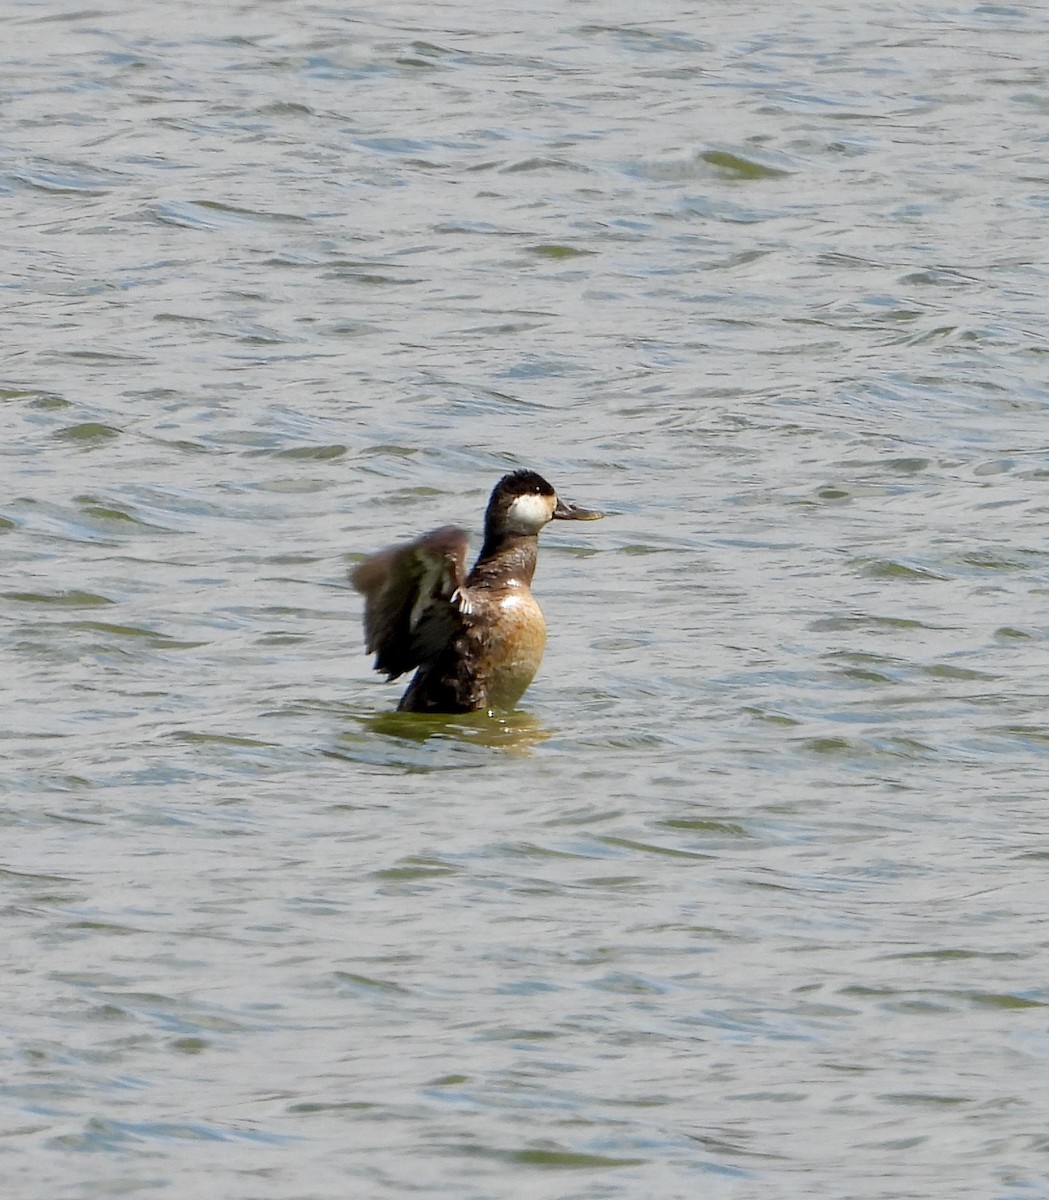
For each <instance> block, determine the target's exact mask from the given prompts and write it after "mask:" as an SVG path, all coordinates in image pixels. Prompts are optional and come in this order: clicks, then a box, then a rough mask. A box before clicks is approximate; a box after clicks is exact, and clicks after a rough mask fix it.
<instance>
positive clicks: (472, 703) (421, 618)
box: [350, 470, 604, 716]
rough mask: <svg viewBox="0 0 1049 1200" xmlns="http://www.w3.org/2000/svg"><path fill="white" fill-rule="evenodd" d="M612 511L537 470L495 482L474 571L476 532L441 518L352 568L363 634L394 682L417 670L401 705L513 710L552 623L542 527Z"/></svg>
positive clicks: (425, 709)
mask: <svg viewBox="0 0 1049 1200" xmlns="http://www.w3.org/2000/svg"><path fill="white" fill-rule="evenodd" d="M603 516H604V513H601V512H598V511H597V510H595V509H588V508H582V507H580V506H578V505H575V504H569V503H567V502H566V501H564V500H561V499H560V498H559V497H558V495H557V493H556V492H555V491H554V489H553V487H551V485H550V484H549V483H547V481H546V480H545V479H544V478H543V477H542V476H541V475H539V474H537V473H536V472H535V471H531V470H519V471H512V472H511V473H510V474H509V475H504V476H503V477H502V479H500V480H499V482H498V483H497V484H496V485H495V487H494V489H493V490H492V494H491V498H490V499H489V501H488V507H487V509H486V510H485V517H484V542H483V544H482V546H481V552H480V554H479V555H478V557H477V561H476V562H475V563H474V565H473V567H472V568H471V569H470V571H469V573H467V570H466V564H467V554H468V551H469V536H468V534H467V532H466V530H464V529H460V528H459V527H458V526H455V525H442V526H441V527H440V528H439V529H434V530H431V531H430V532H429V533H426V534H423V536H422V537H420V538H417V539H416V540H415V541H413V542H405V543H402V544H400V545H396V546H390V547H388V548H387V549H385V550H380V551H379V552H378V553H376V554H372V555H371V556H370V557H368V558H365V559H364V561H363V562H361V563H359V564H358V565H357V566H356V567H355V568H354V569H353V570H352V571H351V573H350V581H351V583H352V585H353V587H354V588H355V589H356V590H357V591H358V592H360V593H361V594H362V595H363V596H364V640H365V648H366V651H367V653H369V654H374V655H375V662H374V667H375V670H376V671H379V672H381V673H384V674H385V675H386V678H387V680H393V679H397V678H399V677H400V676H401V675H403V674H405V673H406V672H408V671H411V670H413V669H414V671H415V674H414V675H413V676H412V679H411V681H410V683H409V684H408V688H407V690H406V691H405V693H404V695H403V696H402V697H401V701H400V703H399V704H398V706H397V709H398V711H399V712H413V713H469V712H480V711H484V710H487V711H488V712H489V713H490V714H491V715H493V716H494V715H495V714H496V713H497V712H509V711H511V710H512V709H513V708H514V707H515V706H516V705H517V702H518V701H519V700H520V699H521V697H522V696H523V695H524V692H525V690H526V689H527V687H528V685H529V684H530V683H531V682H532V679H533V678H534V676H535V673H536V671H537V670H538V669H539V663H540V662H541V660H542V657H543V650H544V649H545V647H546V622H545V620H544V619H543V612H542V609H541V608H540V607H539V604H538V602H537V601H536V599H535V597H534V596H533V595H532V588H531V584H532V577H533V575H534V574H535V567H536V558H537V555H538V550H539V532H540V530H541V529H543V528H544V527H545V526H546V525H548V524H549V523H550V522H551V521H595V520H597V519H598V518H600V517H603Z"/></svg>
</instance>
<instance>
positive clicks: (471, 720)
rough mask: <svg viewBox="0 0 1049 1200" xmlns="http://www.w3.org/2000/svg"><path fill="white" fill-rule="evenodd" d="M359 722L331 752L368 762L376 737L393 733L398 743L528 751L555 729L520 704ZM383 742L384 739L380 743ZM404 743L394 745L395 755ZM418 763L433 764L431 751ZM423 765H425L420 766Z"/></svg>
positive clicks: (398, 714) (371, 759)
mask: <svg viewBox="0 0 1049 1200" xmlns="http://www.w3.org/2000/svg"><path fill="white" fill-rule="evenodd" d="M357 720H358V722H359V728H358V729H357V730H355V731H353V732H350V731H346V732H344V733H343V734H342V736H341V738H340V739H339V745H338V748H337V749H335V750H332V751H331V752H330V753H332V754H334V755H336V756H341V757H343V758H347V759H349V760H351V761H353V760H355V759H358V758H359V757H360V756H361V755H366V756H367V760H368V761H369V762H374V761H376V759H375V755H376V753H377V752H378V753H381V749H379V750H377V744H376V739H389V740H391V741H393V742H395V743H405V742H408V743H413V744H416V745H419V746H424V745H425V743H427V742H429V741H431V740H440V741H447V742H455V743H460V744H461V745H464V746H483V747H487V748H488V749H492V750H508V751H512V752H515V753H519V754H527V753H528V752H529V751H530V750H531V749H532V747H534V746H537V745H539V744H540V743H541V742H544V741H546V740H547V739H548V738H549V737H550V736H551V730H549V729H547V728H546V727H545V726H544V725H543V724H542V722H540V721H539V720H538V718H536V717H535V716H533V715H532V714H531V713H527V712H522V711H520V710H518V711H515V712H511V713H502V714H498V715H497V714H495V713H488V712H474V713H459V714H456V715H447V714H443V713H405V712H397V711H396V710H394V711H390V712H381V713H371V714H366V715H361V716H360V717H358V718H357ZM380 745H381V744H380ZM403 749H405V748H404V747H397V746H395V747H393V748H391V754H393V755H396V754H397V753H398V752H399V750H403ZM420 763H422V764H428V765H429V766H430V767H431V768H432V767H433V765H434V763H433V758H432V756H423V757H422V758H421V759H420ZM420 769H425V768H420Z"/></svg>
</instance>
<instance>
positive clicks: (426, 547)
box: [350, 525, 469, 679]
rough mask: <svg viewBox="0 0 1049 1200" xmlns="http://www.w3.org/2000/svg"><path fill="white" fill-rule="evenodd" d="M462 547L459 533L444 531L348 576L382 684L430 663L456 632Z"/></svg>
mask: <svg viewBox="0 0 1049 1200" xmlns="http://www.w3.org/2000/svg"><path fill="white" fill-rule="evenodd" d="M468 547H469V539H468V537H467V534H466V531H465V530H464V529H459V528H457V527H456V526H454V525H444V526H442V527H441V528H440V529H434V530H432V531H431V532H430V533H427V534H424V535H423V536H422V537H421V538H417V539H416V540H415V541H414V542H406V543H404V544H402V545H399V546H389V547H388V548H387V549H385V550H380V551H379V552H378V554H373V555H371V557H370V558H366V559H365V560H364V562H362V563H360V564H359V565H358V566H357V567H355V568H354V569H353V571H352V572H351V573H350V582H351V583H352V584H353V586H354V587H355V588H356V589H357V591H358V592H361V593H362V594H363V596H364V641H365V646H366V648H367V650H368V652H369V653H374V654H375V669H376V670H377V671H383V672H385V674H386V677H387V678H388V679H396V678H397V676H398V675H403V674H404V672H405V671H410V670H412V668H413V667H417V666H419V664H420V663H424V662H430V661H432V660H433V659H434V658H436V656H437V655H438V654H439V653H440V652H441V650H443V649H444V647H445V646H446V645H447V644H448V641H449V639H450V638H451V637H452V636H454V634H455V633H456V632H457V631H458V630H459V629H460V628H461V627H462V625H461V623H462V616H461V614H460V611H459V588H460V587H461V586H462V584H463V582H464V581H465V579H466V554H467V550H468Z"/></svg>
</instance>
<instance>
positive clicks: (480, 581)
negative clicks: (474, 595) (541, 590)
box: [468, 531, 539, 587]
mask: <svg viewBox="0 0 1049 1200" xmlns="http://www.w3.org/2000/svg"><path fill="white" fill-rule="evenodd" d="M538 551H539V539H538V538H537V537H536V535H535V534H534V533H501V534H494V533H492V532H490V531H486V533H485V538H484V545H483V546H482V547H481V554H480V557H479V558H478V559H477V563H476V564H475V566H474V569H473V570H472V571H471V572H470V579H469V581H468V586H470V587H495V586H505V585H507V584H509V583H520V584H523V585H524V586H525V587H528V586H529V584H530V583H531V582H532V576H533V575H534V574H535V562H536V556H537V554H538Z"/></svg>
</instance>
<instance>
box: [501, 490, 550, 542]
mask: <svg viewBox="0 0 1049 1200" xmlns="http://www.w3.org/2000/svg"><path fill="white" fill-rule="evenodd" d="M553 511H554V498H553V496H537V495H535V494H534V493H533V494H531V495H528V496H517V497H515V499H513V500H511V501H510V507H509V508H508V509H507V510H506V527H507V529H509V530H510V531H511V532H512V533H538V532H539V530H540V529H542V528H543V526H544V525H546V524H547V523H548V522H549V520H550V518H551V516H552V515H553Z"/></svg>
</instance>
